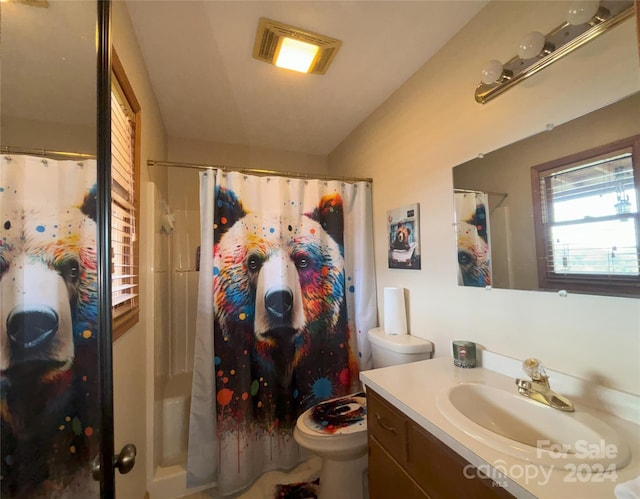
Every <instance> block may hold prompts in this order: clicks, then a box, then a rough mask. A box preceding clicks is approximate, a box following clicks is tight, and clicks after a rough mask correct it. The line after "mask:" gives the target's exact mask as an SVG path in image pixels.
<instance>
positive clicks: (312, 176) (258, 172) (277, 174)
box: [147, 159, 373, 182]
mask: <svg viewBox="0 0 640 499" xmlns="http://www.w3.org/2000/svg"><path fill="white" fill-rule="evenodd" d="M147 166H172V167H177V168H194V169H196V170H222V171H223V172H239V173H248V174H251V175H263V176H266V175H273V176H275V177H295V178H304V179H309V180H313V179H318V180H338V181H342V182H373V179H372V178H370V177H337V176H331V175H320V174H310V173H297V172H279V171H276V170H260V169H256V168H233V167H230V166H219V165H202V164H196V163H178V162H174V161H154V160H152V159H150V160H148V161H147Z"/></svg>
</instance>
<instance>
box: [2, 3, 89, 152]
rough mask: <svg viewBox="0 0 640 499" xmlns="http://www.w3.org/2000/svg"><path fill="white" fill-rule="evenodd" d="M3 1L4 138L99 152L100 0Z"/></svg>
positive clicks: (24, 146) (14, 145) (11, 143)
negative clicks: (98, 0)
mask: <svg viewBox="0 0 640 499" xmlns="http://www.w3.org/2000/svg"><path fill="white" fill-rule="evenodd" d="M1 9H2V10H1V12H2V21H1V22H2V86H1V87H0V91H1V95H0V96H1V98H2V113H1V115H0V127H1V128H0V137H1V139H2V146H3V147H5V148H11V149H13V150H19V152H25V151H26V152H30V150H38V151H41V150H46V151H55V152H68V153H82V154H87V155H91V156H95V155H96V142H97V140H96V139H97V127H96V122H97V115H96V95H97V88H96V18H97V11H96V2H67V1H64V0H37V1H29V2H2V6H1ZM34 152H35V151H34ZM76 156H77V154H76Z"/></svg>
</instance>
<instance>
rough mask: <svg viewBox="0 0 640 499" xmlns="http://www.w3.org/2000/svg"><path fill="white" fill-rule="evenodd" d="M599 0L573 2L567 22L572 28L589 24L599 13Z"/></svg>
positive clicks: (568, 12)
mask: <svg viewBox="0 0 640 499" xmlns="http://www.w3.org/2000/svg"><path fill="white" fill-rule="evenodd" d="M599 7H600V1H599V0H578V1H576V2H573V3H572V4H571V5H570V7H569V10H568V11H567V22H568V23H569V24H571V25H572V26H580V25H581V24H585V23H588V22H589V21H591V19H593V16H595V15H596V13H597V12H598V8H599Z"/></svg>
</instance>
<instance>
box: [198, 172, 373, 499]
mask: <svg viewBox="0 0 640 499" xmlns="http://www.w3.org/2000/svg"><path fill="white" fill-rule="evenodd" d="M360 188H361V189H366V188H368V186H366V184H362V185H361V186H360ZM354 190H355V189H353V186H351V187H349V188H348V190H347V192H346V194H347V195H353V191H354ZM343 191H344V187H343V184H340V183H338V182H336V183H335V185H333V186H328V185H327V184H326V183H322V182H313V183H312V182H311V181H307V182H305V181H302V180H300V181H297V180H293V179H284V178H282V179H279V178H270V177H251V176H246V175H244V176H243V175H239V174H238V175H234V174H227V175H224V176H221V175H218V177H217V179H216V186H215V209H214V217H213V224H214V232H213V233H214V241H213V243H214V247H213V261H212V274H213V283H212V286H213V294H212V300H213V324H214V327H213V329H214V345H213V350H214V366H213V376H214V378H215V388H214V390H215V398H216V408H215V411H216V440H217V443H218V455H217V456H216V461H217V462H218V463H219V468H218V473H217V477H216V479H217V486H218V491H219V493H220V494H221V495H224V494H228V493H233V492H236V491H238V490H241V489H242V488H243V487H246V486H247V485H249V484H250V483H251V482H252V481H253V480H255V478H256V477H257V476H259V474H260V473H262V472H263V471H265V470H268V469H274V468H288V467H291V466H293V465H295V464H296V463H297V462H298V460H299V458H300V456H299V452H298V447H297V444H296V443H295V441H294V440H293V436H292V432H293V428H294V426H295V424H296V419H297V417H298V416H299V415H300V414H301V413H302V412H304V411H305V410H306V409H308V408H309V407H311V406H312V405H314V404H316V403H318V402H320V401H323V400H326V399H329V398H332V397H337V396H342V395H347V394H350V393H354V392H357V391H359V390H360V385H359V380H358V372H359V369H360V366H359V360H361V358H362V356H363V348H362V343H363V339H364V338H366V331H367V329H368V327H373V326H374V325H375V320H376V317H375V308H374V310H373V314H369V317H368V318H365V320H364V321H361V322H362V324H370V325H369V326H366V327H367V329H364V330H363V329H362V326H361V325H360V324H356V321H355V317H350V313H349V302H350V301H351V302H352V303H353V301H354V295H355V294H357V291H359V290H357V289H356V284H355V283H356V280H357V279H356V277H355V274H357V275H358V279H359V278H360V274H361V273H362V271H361V270H354V268H351V267H350V265H349V264H351V262H352V261H353V257H349V258H346V257H345V247H346V246H351V245H353V243H352V242H351V241H346V236H348V237H351V234H350V232H349V230H351V229H352V228H353V221H349V222H348V223H347V224H346V223H345V211H346V210H349V211H351V208H352V204H353V202H352V200H351V199H349V204H347V203H345V199H344V197H345V192H343ZM362 223H363V224H364V225H366V223H365V222H364V221H363V222H362ZM345 225H348V226H349V229H348V230H347V229H346V227H345ZM363 258H364V259H365V260H366V259H367V258H366V255H363ZM347 261H349V264H347V263H346V262H347ZM371 262H373V259H372V258H371ZM202 268H203V267H202V266H201V269H202ZM372 275H373V272H371V273H370V275H369V279H371V277H372ZM369 286H370V287H368V288H367V290H366V292H365V294H366V293H371V292H373V293H375V284H374V283H372V282H370V283H369ZM373 301H374V302H375V294H373ZM363 318H364V317H363ZM367 321H368V322H367ZM364 355H365V356H366V357H367V358H368V357H369V352H368V350H367V348H366V347H365V349H364ZM196 364H197V363H196ZM365 365H366V364H365ZM367 367H369V366H367ZM195 384H196V383H195V381H194V389H195ZM192 407H193V404H192ZM192 421H193V415H192ZM191 436H192V437H195V436H194V434H193V433H191ZM190 450H191V438H190Z"/></svg>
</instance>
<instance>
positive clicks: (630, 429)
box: [360, 357, 640, 499]
mask: <svg viewBox="0 0 640 499" xmlns="http://www.w3.org/2000/svg"><path fill="white" fill-rule="evenodd" d="M360 380H361V381H362V382H363V383H364V385H365V387H368V388H371V389H373V390H374V391H375V392H376V393H378V394H379V395H381V396H382V397H383V398H385V399H386V400H388V401H389V402H390V403H391V404H392V405H394V406H395V407H397V408H398V409H399V410H400V411H402V412H404V413H405V414H406V415H407V416H409V417H410V418H411V419H413V420H414V421H415V422H416V423H418V424H419V425H420V426H422V427H423V428H424V429H425V430H427V431H428V432H430V433H432V434H433V435H434V436H436V437H437V438H438V439H440V440H441V441H442V442H443V443H444V444H446V445H447V446H448V447H450V448H451V449H453V450H454V451H456V452H457V453H458V454H460V455H461V456H462V457H464V458H465V459H466V460H467V461H469V462H470V463H471V464H473V465H475V466H476V467H479V468H480V469H481V470H483V471H486V470H487V469H488V470H490V471H491V472H492V473H495V472H496V469H497V470H500V471H506V476H507V479H506V480H504V479H500V478H499V477H498V474H497V473H496V475H495V476H494V475H492V478H494V477H495V478H498V480H496V481H498V482H500V483H501V485H505V486H506V489H507V490H508V491H509V492H510V493H511V494H513V495H514V496H516V497H527V498H530V497H539V498H553V499H560V498H571V499H575V498H581V499H587V498H598V499H600V498H607V497H609V498H613V497H615V495H614V487H615V486H616V484H619V483H622V482H626V481H628V480H632V479H634V478H636V477H638V476H640V425H638V424H635V423H634V422H630V421H627V420H623V419H619V418H616V417H614V416H612V415H610V414H606V413H604V412H599V411H597V410H595V409H592V408H591V407H586V406H583V405H580V404H577V403H576V404H575V406H576V413H578V412H580V411H584V412H588V413H590V414H591V415H594V416H596V417H598V419H601V420H603V421H605V422H606V423H607V424H609V425H610V426H611V427H613V428H614V429H615V430H616V431H617V432H618V433H619V434H620V435H621V436H622V437H623V440H624V441H625V442H627V443H628V445H629V448H630V451H631V461H630V462H629V464H627V465H626V466H624V467H623V468H619V469H617V470H616V471H615V472H613V473H608V474H607V473H605V474H602V473H592V472H587V473H585V472H584V470H582V471H580V469H578V470H575V469H574V470H573V471H574V473H572V472H571V471H567V470H565V469H554V470H551V468H549V467H541V465H538V464H535V463H531V462H527V461H525V460H523V459H519V458H516V457H511V456H509V455H506V454H504V453H502V452H499V451H497V450H495V449H493V448H492V447H489V446H487V445H485V444H483V443H481V442H480V441H478V440H477V439H476V438H474V437H472V436H470V435H468V434H467V433H465V432H464V431H462V430H461V429H460V428H458V427H456V426H455V425H454V424H453V423H452V422H451V421H449V420H448V419H447V418H446V417H445V416H444V415H443V414H442V413H441V412H440V410H439V409H438V407H437V405H436V399H437V397H438V395H439V394H440V396H442V392H443V391H444V390H446V389H447V388H448V387H451V386H453V385H455V384H458V383H485V384H489V385H492V386H495V387H498V388H502V389H504V390H508V391H512V392H514V393H517V391H516V390H517V389H516V386H515V381H514V378H511V377H509V376H505V375H503V374H500V373H498V372H494V371H491V370H489V369H487V368H482V367H476V368H474V369H462V368H458V367H455V366H454V365H453V359H451V358H446V357H443V358H437V359H432V360H425V361H420V362H413V363H410V364H404V365H399V366H392V367H384V368H380V369H372V370H370V371H363V372H361V373H360ZM551 388H552V389H555V388H554V384H553V379H552V381H551ZM574 402H575V401H574ZM550 410H555V409H550Z"/></svg>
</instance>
